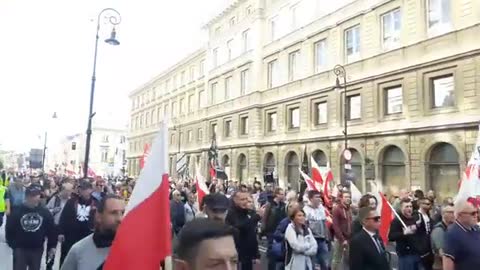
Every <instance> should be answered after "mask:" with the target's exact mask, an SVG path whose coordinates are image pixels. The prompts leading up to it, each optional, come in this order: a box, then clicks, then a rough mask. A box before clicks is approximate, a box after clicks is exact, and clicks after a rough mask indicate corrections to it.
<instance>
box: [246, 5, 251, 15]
mask: <svg viewBox="0 0 480 270" xmlns="http://www.w3.org/2000/svg"><path fill="white" fill-rule="evenodd" d="M250 14H252V6H248V7H247V8H246V9H245V15H246V16H248V15H250Z"/></svg>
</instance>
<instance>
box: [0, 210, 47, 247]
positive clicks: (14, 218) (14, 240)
mask: <svg viewBox="0 0 480 270" xmlns="http://www.w3.org/2000/svg"><path fill="white" fill-rule="evenodd" d="M5 237H6V239H7V244H8V245H9V246H10V247H11V248H26V249H37V248H41V249H43V245H44V243H45V238H47V239H48V243H47V248H48V249H50V248H54V247H56V246H57V234H56V230H55V224H54V222H53V216H52V214H50V212H49V211H48V210H47V209H46V208H44V207H43V206H37V207H35V208H29V207H27V206H25V205H22V206H19V207H18V208H17V210H16V211H15V212H13V213H12V215H11V216H9V217H8V218H7V224H6V227H5Z"/></svg>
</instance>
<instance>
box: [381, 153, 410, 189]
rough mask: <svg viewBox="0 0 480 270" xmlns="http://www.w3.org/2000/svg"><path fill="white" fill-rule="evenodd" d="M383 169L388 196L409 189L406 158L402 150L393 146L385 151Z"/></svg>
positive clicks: (382, 162) (384, 184)
mask: <svg viewBox="0 0 480 270" xmlns="http://www.w3.org/2000/svg"><path fill="white" fill-rule="evenodd" d="M381 168H382V179H383V186H384V190H385V191H386V192H387V194H391V193H392V192H395V191H398V190H400V189H402V188H408V187H409V185H410V183H408V182H407V181H406V178H405V175H406V174H405V156H404V154H403V152H402V150H401V149H400V148H398V147H396V146H393V145H391V146H388V147H387V148H386V149H385V150H384V152H383V158H382V161H381Z"/></svg>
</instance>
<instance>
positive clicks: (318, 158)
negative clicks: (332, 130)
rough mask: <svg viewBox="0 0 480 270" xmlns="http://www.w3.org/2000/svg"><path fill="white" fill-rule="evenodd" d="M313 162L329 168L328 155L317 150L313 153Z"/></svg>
mask: <svg viewBox="0 0 480 270" xmlns="http://www.w3.org/2000/svg"><path fill="white" fill-rule="evenodd" d="M312 157H313V160H315V162H316V163H317V164H318V166H321V167H325V166H327V162H328V159H327V155H325V153H324V152H323V151H322V150H317V151H315V152H313V153H312Z"/></svg>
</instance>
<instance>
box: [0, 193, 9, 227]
mask: <svg viewBox="0 0 480 270" xmlns="http://www.w3.org/2000/svg"><path fill="white" fill-rule="evenodd" d="M8 196H9V195H8V192H7V188H6V187H5V186H3V185H0V227H2V225H3V217H4V216H5V215H7V216H8V215H10V199H9V197H8Z"/></svg>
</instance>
